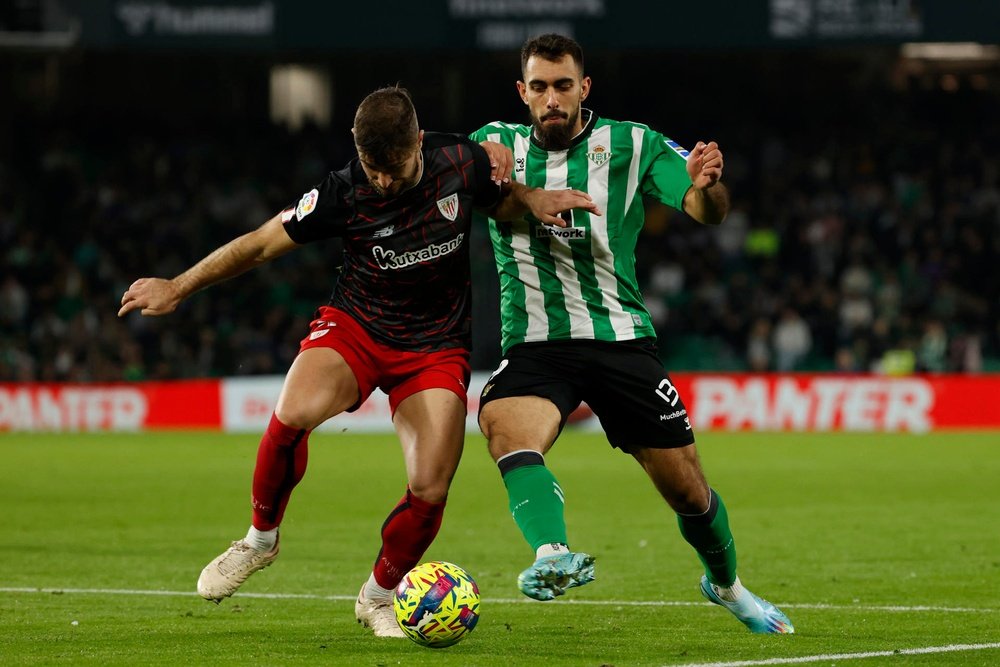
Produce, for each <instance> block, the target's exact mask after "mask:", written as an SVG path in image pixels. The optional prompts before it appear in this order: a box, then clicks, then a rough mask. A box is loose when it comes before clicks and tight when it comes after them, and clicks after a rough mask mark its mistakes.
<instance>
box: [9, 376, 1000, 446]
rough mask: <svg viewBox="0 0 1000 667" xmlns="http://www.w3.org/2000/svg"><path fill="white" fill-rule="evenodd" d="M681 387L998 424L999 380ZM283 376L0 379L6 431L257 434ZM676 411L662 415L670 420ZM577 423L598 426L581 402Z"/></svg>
mask: <svg viewBox="0 0 1000 667" xmlns="http://www.w3.org/2000/svg"><path fill="white" fill-rule="evenodd" d="M488 377H489V374H487V373H475V374H473V377H472V380H471V382H470V384H469V416H468V418H467V420H466V428H467V431H468V432H469V433H476V432H478V430H479V428H478V425H477V424H476V414H477V411H478V399H479V393H480V391H481V390H482V388H483V385H484V384H485V383H486V380H487V378H488ZM672 379H673V381H674V385H675V386H676V387H677V388H678V390H679V391H680V393H681V394H682V395H683V396H684V400H685V403H686V404H687V406H688V412H687V416H686V418H687V419H690V423H691V424H692V425H693V426H694V428H695V429H697V430H698V431H704V430H709V431H800V432H806V431H812V432H826V431H862V432H909V433H925V432H929V431H942V430H944V431H954V430H969V429H996V428H1000V413H998V412H997V411H996V410H995V409H993V402H992V399H991V398H990V397H992V396H995V395H996V394H997V393H998V392H1000V378H998V377H997V376H965V375H950V374H943V375H921V376H907V377H891V376H862V375H811V374H790V375H789V374H756V375H749V374H739V373H734V374H699V375H692V374H688V373H676V374H674V375H673V376H672ZM281 385H282V378H281V377H280V376H275V375H269V376H257V377H244V378H225V379H221V380H191V381H176V382H137V383H131V384H121V383H119V384H106V385H101V384H57V383H23V384H5V383H0V433H2V432H4V431H150V430H154V431H155V430H172V429H206V430H212V431H225V432H258V431H260V430H262V429H264V428H265V427H266V426H267V422H268V420H269V419H270V418H271V414H272V411H273V409H274V404H275V402H276V401H277V397H278V393H279V392H280V391H281ZM670 416H671V415H664V417H665V418H667V417H670ZM570 421H571V422H572V424H573V426H574V427H576V428H582V429H587V430H593V431H598V430H599V424H598V421H597V418H596V417H594V416H593V414H592V413H591V412H590V411H589V410H588V409H586V406H583V407H582V408H581V409H580V410H578V411H577V412H575V413H574V414H573V416H572V417H571V420H570ZM391 430H392V418H391V416H390V414H389V399H388V398H387V397H386V396H385V394H383V393H382V392H381V391H376V392H375V393H374V394H372V396H371V398H370V399H369V400H367V401H366V402H365V403H364V405H362V406H361V407H360V408H359V409H358V410H357V411H356V412H352V413H347V412H345V413H343V414H341V415H338V416H337V417H334V418H333V419H331V420H329V421H327V422H326V423H324V424H323V425H322V426H320V427H319V431H321V432H332V433H339V432H341V431H372V432H389V431H391Z"/></svg>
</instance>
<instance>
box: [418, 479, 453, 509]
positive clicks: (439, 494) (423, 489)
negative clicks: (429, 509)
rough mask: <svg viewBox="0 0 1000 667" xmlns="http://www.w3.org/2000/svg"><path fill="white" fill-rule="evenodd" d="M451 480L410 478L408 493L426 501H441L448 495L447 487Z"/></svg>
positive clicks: (435, 502)
mask: <svg viewBox="0 0 1000 667" xmlns="http://www.w3.org/2000/svg"><path fill="white" fill-rule="evenodd" d="M450 482H451V480H450V479H449V480H440V479H436V480H430V481H426V482H425V481H423V480H418V479H415V480H411V481H410V493H412V494H413V495H415V496H416V497H417V498H420V499H421V500H423V501H424V502H427V503H434V504H437V503H443V502H444V501H445V499H446V498H447V497H448V487H449V486H450V485H451V484H450Z"/></svg>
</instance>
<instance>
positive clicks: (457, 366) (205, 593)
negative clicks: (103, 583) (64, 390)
mask: <svg viewBox="0 0 1000 667" xmlns="http://www.w3.org/2000/svg"><path fill="white" fill-rule="evenodd" d="M353 133H354V142H355V146H356V148H357V151H358V157H357V158H356V159H354V160H352V161H351V162H350V163H349V164H348V165H347V166H346V167H345V168H344V169H341V170H340V171H335V172H331V173H330V174H329V175H328V176H327V177H326V178H325V179H324V180H323V182H322V183H320V184H319V185H318V186H317V187H316V188H315V189H313V190H310V191H309V192H308V193H306V194H305V195H303V196H302V198H301V199H300V200H299V201H298V203H297V205H293V206H290V207H288V208H286V209H285V210H283V211H282V212H281V213H279V214H278V215H276V216H275V217H273V218H271V219H270V220H268V221H267V222H266V223H264V224H263V225H262V226H261V227H260V228H258V229H257V230H255V231H252V232H250V233H248V234H245V235H243V236H240V237H238V238H236V239H235V240H233V241H230V242H229V243H227V244H226V245H224V246H222V247H220V248H218V249H217V250H215V251H214V252H212V253H211V254H209V255H208V256H207V257H205V258H204V259H202V260H201V261H200V262H198V263H197V264H196V265H194V266H193V267H191V268H190V269H188V270H187V271H185V272H184V273H182V274H180V275H178V276H177V277H175V278H173V279H172V280H165V279H161V278H141V279H139V280H137V281H135V282H134V283H133V284H132V285H131V286H130V287H129V288H128V290H127V291H126V292H125V294H124V295H123V297H122V307H121V310H120V311H119V313H118V314H119V316H123V315H125V314H126V313H128V312H130V311H133V310H139V311H140V312H141V313H142V314H143V315H164V314H167V313H170V312H172V311H173V310H175V309H176V308H177V306H178V304H180V302H181V301H183V300H184V299H185V298H187V297H188V296H190V295H191V294H193V293H195V292H197V291H198V290H200V289H202V288H204V287H207V286H209V285H212V284H214V283H216V282H219V281H221V280H224V279H226V278H230V277H233V276H236V275H238V274H240V273H243V272H244V271H247V270H249V269H251V268H253V267H254V266H257V265H260V264H263V263H265V262H268V261H270V260H272V259H274V258H276V257H278V256H280V255H283V254H284V253H286V252H288V251H290V250H292V249H293V248H295V247H296V246H297V245H299V244H303V243H308V242H311V241H319V240H322V239H328V238H333V237H338V238H341V239H343V246H344V254H343V268H342V270H341V273H340V276H339V279H338V281H337V284H336V287H335V288H334V292H333V296H332V298H331V300H330V303H329V305H327V306H323V307H321V308H320V309H319V311H318V312H317V315H316V318H315V320H314V321H313V322H312V324H311V327H310V331H309V332H308V334H307V335H306V337H305V338H304V339H303V340H302V343H301V347H300V351H299V354H298V356H297V357H296V359H295V361H294V362H293V363H292V366H291V368H290V369H289V371H288V375H287V376H286V378H285V383H284V386H283V388H282V390H281V394H280V396H279V398H278V403H277V406H276V407H275V410H274V414H273V415H272V417H271V421H270V424H269V425H268V427H267V431H266V432H265V433H264V436H263V438H262V439H261V442H260V447H259V449H258V452H257V464H256V467H255V469H254V475H253V485H252V495H251V505H252V521H251V526H250V530H249V531H248V533H247V535H246V537H244V538H242V539H240V540H237V541H235V542H233V543H232V546H231V547H230V548H229V549H227V550H226V551H225V552H224V553H222V554H221V555H219V556H218V557H217V558H216V559H215V560H213V561H212V562H211V563H209V564H208V565H207V566H206V567H205V569H204V570H203V571H202V573H201V576H200V577H199V579H198V592H199V594H201V596H202V597H204V598H206V599H208V600H212V601H215V602H219V601H220V600H221V599H222V598H224V597H228V596H230V595H232V594H233V593H234V592H235V591H236V589H237V588H239V586H240V585H241V584H242V583H243V582H244V581H245V580H246V579H247V577H249V576H250V575H251V574H253V573H254V572H257V571H258V570H260V569H262V568H264V567H266V566H267V565H270V564H271V562H273V561H274V559H275V558H276V557H277V555H278V526H279V525H280V524H281V519H282V516H283V514H284V512H285V508H286V505H287V503H288V500H289V497H290V495H291V492H292V489H293V488H294V487H295V485H296V484H297V483H298V482H299V481H300V480H301V479H302V477H303V475H304V473H305V469H306V460H307V451H308V449H307V447H308V445H307V443H308V440H309V433H310V432H311V431H312V430H313V429H314V428H316V427H317V426H319V425H320V424H321V423H323V422H324V421H326V420H327V419H329V418H331V417H333V416H335V415H337V414H340V413H341V412H344V411H345V410H346V411H352V410H355V409H357V408H358V407H359V406H360V405H361V404H362V403H363V402H364V401H365V400H366V399H367V398H368V396H369V395H370V394H371V393H372V391H374V390H375V388H376V387H378V388H381V389H382V390H383V391H385V392H386V393H387V394H388V396H389V405H390V409H391V411H392V415H393V423H394V425H395V428H396V432H397V434H398V436H399V440H400V444H401V445H402V449H403V457H404V459H405V462H406V473H407V482H408V484H407V488H406V492H405V494H404V495H403V497H402V498H401V499H400V500H399V502H398V503H397V505H396V506H395V508H394V509H393V510H392V511H391V512H390V513H389V516H388V518H387V519H386V520H385V523H384V525H383V526H382V548H381V549H380V551H379V553H378V556H377V557H376V559H375V564H374V567H373V570H372V574H371V576H370V577H369V579H368V581H367V582H365V584H364V585H363V586H362V588H361V591H360V593H359V595H358V601H357V604H356V605H355V614H356V616H357V619H358V621H359V622H361V623H362V624H364V625H366V626H368V627H371V628H372V630H373V631H374V633H375V634H376V635H377V636H393V637H403V636H404V635H403V633H402V631H401V630H400V629H399V627H398V626H397V624H396V621H395V617H394V615H393V611H392V590H393V588H395V586H396V585H397V584H398V583H399V581H400V580H401V579H402V577H403V575H404V574H405V573H406V572H407V571H409V570H410V569H411V568H412V567H413V566H415V565H416V564H417V563H418V562H419V561H420V558H421V557H422V556H423V554H424V551H425V550H426V549H427V547H428V546H429V545H430V543H431V542H432V540H433V539H434V537H435V535H436V534H437V531H438V528H439V527H440V525H441V517H442V514H443V512H444V507H445V499H446V498H447V495H448V488H449V485H450V484H451V480H452V477H453V476H454V474H455V469H456V468H457V466H458V462H459V459H460V457H461V454H462V445H463V441H464V436H465V414H466V386H467V384H468V379H469V348H470V303H469V302H470V270H469V251H468V248H469V242H468V235H469V228H470V222H471V220H472V209H473V208H478V209H480V210H486V211H493V212H494V215H496V216H500V218H502V219H512V218H516V217H520V216H521V215H523V214H525V213H527V212H530V213H531V214H532V215H534V216H535V217H537V218H538V219H540V220H542V221H545V222H548V223H550V224H554V225H560V226H562V225H563V224H564V223H563V222H562V220H561V219H560V218H559V217H558V213H560V212H562V211H565V210H568V209H574V208H582V209H585V210H589V211H596V208H595V207H594V204H593V202H592V200H591V199H590V197H589V196H588V195H586V194H584V193H582V192H579V191H574V190H562V191H551V192H547V191H544V190H537V189H530V188H527V187H524V186H522V185H519V184H516V183H513V184H507V185H503V182H504V181H505V180H507V179H508V178H509V175H510V170H511V166H512V164H513V158H512V156H511V155H510V152H509V151H508V150H507V149H505V148H503V147H501V146H499V145H497V144H488V143H486V144H484V145H485V148H484V147H483V146H480V145H478V144H476V143H474V142H472V141H470V140H468V139H466V138H465V137H462V136H459V135H450V134H437V133H431V132H427V133H425V132H423V131H422V130H420V129H419V126H418V124H417V115H416V111H415V109H414V107H413V104H412V102H411V100H410V97H409V95H408V94H407V93H406V91H405V90H403V89H401V88H398V87H394V88H383V89H381V90H378V91H375V92H374V93H372V94H371V95H369V96H368V97H366V98H365V100H364V101H363V102H362V103H361V105H360V106H359V107H358V110H357V113H356V114H355V119H354V129H353Z"/></svg>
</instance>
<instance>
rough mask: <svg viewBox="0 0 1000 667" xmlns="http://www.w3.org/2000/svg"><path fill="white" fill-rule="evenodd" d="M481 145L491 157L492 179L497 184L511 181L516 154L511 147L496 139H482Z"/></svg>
mask: <svg viewBox="0 0 1000 667" xmlns="http://www.w3.org/2000/svg"><path fill="white" fill-rule="evenodd" d="M479 145H480V146H482V147H483V148H484V149H485V150H486V155H488V156H489V158H490V180H492V181H493V182H494V183H496V184H497V185H502V184H503V183H510V174H511V172H512V171H514V154H513V153H511V152H510V149H509V148H507V147H506V146H504V145H503V144H498V143H497V142H495V141H481V142H479Z"/></svg>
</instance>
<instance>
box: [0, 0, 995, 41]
mask: <svg viewBox="0 0 1000 667" xmlns="http://www.w3.org/2000/svg"><path fill="white" fill-rule="evenodd" d="M15 5H17V3H15ZM7 14H8V15H6V16H0V45H3V44H4V43H7V44H22V45H24V44H29V43H30V40H31V39H32V38H33V37H32V36H34V39H35V40H36V41H37V42H38V45H40V46H41V45H44V44H48V45H53V46H54V45H58V44H62V45H64V46H68V45H69V44H71V43H76V44H79V45H81V46H85V47H92V48H121V47H139V48H147V47H148V48H160V47H169V48H197V49H201V48H221V49H231V48H236V49H243V48H247V49H279V50H299V49H310V50H344V49H394V48H403V49H412V48H421V49H453V48H458V49H481V50H493V49H510V48H513V47H517V46H519V45H520V44H521V43H522V42H523V41H524V39H525V38H526V37H528V36H529V35H533V34H539V33H542V32H560V33H563V34H567V35H571V36H574V37H576V38H577V39H579V40H580V41H582V42H583V43H585V44H586V45H587V46H588V48H591V49H600V48H616V49H621V48H638V49H653V48H655V49H663V48H667V49H669V48H691V47H699V48H705V47H707V48H721V47H726V48H732V47H768V46H787V45H801V46H816V45H821V44H838V43H842V44H859V43H899V42H911V41H917V42H956V41H962V42H986V43H993V42H995V41H996V40H997V32H996V26H998V25H1000V3H998V2H995V1H991V0H967V1H965V2H959V3H956V2H951V1H950V0H919V1H918V0H839V1H832V2H831V1H830V0H746V1H745V2H739V3H726V5H725V7H724V8H722V7H720V6H719V5H718V4H716V3H651V2H645V1H643V0H614V2H612V1H611V0H549V1H548V2H535V1H534V0H439V1H438V2H413V1H412V0H383V1H382V2H380V3H379V4H378V7H377V10H373V8H372V6H370V5H367V4H363V3H362V4H357V3H335V2H326V3H307V2H280V1H279V0H37V1H35V2H25V3H21V8H20V9H19V10H18V11H14V10H9V11H7Z"/></svg>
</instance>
